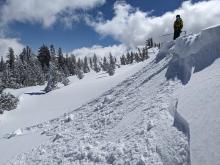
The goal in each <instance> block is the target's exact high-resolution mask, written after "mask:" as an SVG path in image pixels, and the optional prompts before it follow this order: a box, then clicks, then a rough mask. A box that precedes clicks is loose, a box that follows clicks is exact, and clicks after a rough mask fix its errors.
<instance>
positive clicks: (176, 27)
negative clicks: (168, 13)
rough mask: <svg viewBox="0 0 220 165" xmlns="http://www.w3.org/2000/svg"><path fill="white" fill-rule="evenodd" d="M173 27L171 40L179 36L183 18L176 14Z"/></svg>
mask: <svg viewBox="0 0 220 165" xmlns="http://www.w3.org/2000/svg"><path fill="white" fill-rule="evenodd" d="M173 28H174V36H173V40H175V39H177V38H178V37H179V36H180V34H181V32H182V28H183V20H182V19H181V18H180V15H177V16H176V21H175V22H174V25H173Z"/></svg>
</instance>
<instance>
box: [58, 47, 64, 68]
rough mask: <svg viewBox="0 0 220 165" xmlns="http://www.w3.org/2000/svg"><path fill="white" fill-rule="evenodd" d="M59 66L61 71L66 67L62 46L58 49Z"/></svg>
mask: <svg viewBox="0 0 220 165" xmlns="http://www.w3.org/2000/svg"><path fill="white" fill-rule="evenodd" d="M58 68H59V70H60V71H62V70H63V69H64V57H63V52H62V49H61V48H59V49H58Z"/></svg>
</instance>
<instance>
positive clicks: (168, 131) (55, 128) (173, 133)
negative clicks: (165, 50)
mask: <svg viewBox="0 0 220 165" xmlns="http://www.w3.org/2000/svg"><path fill="white" fill-rule="evenodd" d="M170 58H171V56H168V57H166V58H165V59H163V60H162V61H161V62H160V64H159V65H158V64H156V63H155V62H154V61H153V62H151V63H150V64H148V65H147V66H146V67H145V68H144V69H142V70H141V71H140V72H138V73H137V74H135V75H134V76H132V77H130V78H129V79H127V80H126V81H124V82H122V83H120V84H119V85H117V86H116V87H115V88H113V89H111V90H109V91H108V92H106V93H105V94H103V95H102V96H101V97H99V98H97V99H95V100H94V101H92V102H90V103H88V104H86V105H84V106H82V107H80V108H78V109H76V110H73V111H72V112H70V113H69V114H66V116H64V117H61V118H57V119H55V120H52V121H50V122H47V123H43V124H40V125H37V126H35V127H32V128H28V129H26V130H24V131H26V132H27V131H29V132H32V131H39V132H41V134H42V136H45V135H46V136H49V137H50V139H49V140H48V141H47V142H45V143H44V144H42V145H41V146H39V147H37V148H35V149H33V150H32V151H31V152H29V153H27V154H20V155H18V156H17V157H16V158H15V159H13V160H11V161H9V164H39V163H40V164H125V163H130V164H144V162H145V163H146V164H167V165H168V164H169V165H172V164H173V165H174V164H187V162H188V159H189V145H188V141H187V138H186V137H185V135H184V134H182V132H180V131H178V130H177V129H176V128H175V127H173V118H172V116H171V115H170V113H169V110H172V109H173V108H174V107H175V106H174V104H173V103H174V98H173V97H172V92H173V91H172V90H173V86H174V85H175V83H172V82H170V83H169V82H167V81H166V78H165V76H164V75H165V72H166V70H165V68H166V67H167V64H168V62H169V60H170Z"/></svg>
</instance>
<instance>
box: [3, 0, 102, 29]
mask: <svg viewBox="0 0 220 165" xmlns="http://www.w3.org/2000/svg"><path fill="white" fill-rule="evenodd" d="M104 3H105V0H22V1H21V0H7V1H6V3H5V4H4V5H3V6H2V7H1V11H0V15H1V20H2V21H3V22H4V23H5V24H7V23H8V22H13V21H18V22H37V23H42V24H43V26H44V27H50V26H51V25H53V24H54V23H55V22H56V21H57V20H58V19H59V18H60V16H61V15H62V13H63V12H68V11H74V10H76V9H82V10H87V9H91V8H94V7H96V6H97V5H102V4H104Z"/></svg>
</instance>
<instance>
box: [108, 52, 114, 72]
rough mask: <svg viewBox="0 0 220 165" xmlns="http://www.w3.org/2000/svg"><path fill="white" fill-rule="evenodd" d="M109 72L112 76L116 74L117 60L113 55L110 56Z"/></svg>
mask: <svg viewBox="0 0 220 165" xmlns="http://www.w3.org/2000/svg"><path fill="white" fill-rule="evenodd" d="M107 72H108V74H109V75H110V76H113V75H114V74H115V59H114V57H113V56H112V54H111V53H110V55H109V67H108V71H107Z"/></svg>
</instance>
